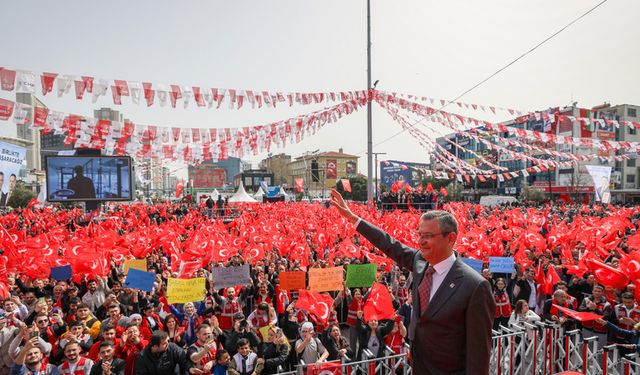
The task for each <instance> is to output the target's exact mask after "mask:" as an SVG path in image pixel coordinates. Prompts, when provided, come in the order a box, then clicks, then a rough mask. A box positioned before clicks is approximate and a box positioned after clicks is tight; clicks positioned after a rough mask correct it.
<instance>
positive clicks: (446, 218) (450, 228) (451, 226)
mask: <svg viewBox="0 0 640 375" xmlns="http://www.w3.org/2000/svg"><path fill="white" fill-rule="evenodd" d="M420 220H421V221H428V220H438V228H440V230H441V231H442V232H443V233H444V232H446V233H456V234H457V233H458V221H457V220H456V218H455V217H453V215H451V213H450V212H448V211H440V210H434V211H428V212H425V213H424V214H422V216H421V217H420Z"/></svg>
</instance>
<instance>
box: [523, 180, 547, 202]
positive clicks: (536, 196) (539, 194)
mask: <svg viewBox="0 0 640 375" xmlns="http://www.w3.org/2000/svg"><path fill="white" fill-rule="evenodd" d="M521 195H522V198H523V199H526V200H529V201H536V202H542V201H544V200H545V199H546V196H545V193H544V191H542V190H538V189H532V188H531V187H529V183H528V182H527V180H526V179H525V180H524V182H523V183H522V193H521Z"/></svg>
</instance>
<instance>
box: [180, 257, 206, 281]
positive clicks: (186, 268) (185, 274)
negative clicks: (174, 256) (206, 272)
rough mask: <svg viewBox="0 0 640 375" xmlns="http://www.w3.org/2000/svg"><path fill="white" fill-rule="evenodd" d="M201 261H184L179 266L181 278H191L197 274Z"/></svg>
mask: <svg viewBox="0 0 640 375" xmlns="http://www.w3.org/2000/svg"><path fill="white" fill-rule="evenodd" d="M200 263H201V262H200V261H198V260H194V261H191V262H182V264H181V265H180V268H179V270H180V271H179V274H178V278H179V279H190V278H192V277H193V275H195V273H196V271H198V270H199V269H200Z"/></svg>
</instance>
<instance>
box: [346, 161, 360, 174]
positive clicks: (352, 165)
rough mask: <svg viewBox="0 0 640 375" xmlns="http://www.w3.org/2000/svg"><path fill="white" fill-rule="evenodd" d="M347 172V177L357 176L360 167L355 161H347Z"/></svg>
mask: <svg viewBox="0 0 640 375" xmlns="http://www.w3.org/2000/svg"><path fill="white" fill-rule="evenodd" d="M346 171H347V177H351V176H355V175H356V174H357V173H358V165H357V164H356V161H355V160H347V164H346Z"/></svg>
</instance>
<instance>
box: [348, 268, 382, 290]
mask: <svg viewBox="0 0 640 375" xmlns="http://www.w3.org/2000/svg"><path fill="white" fill-rule="evenodd" d="M377 273H378V266H377V265H376V264H375V263H369V264H350V265H349V266H347V288H360V287H367V288H368V287H370V286H371V285H373V283H374V282H375V281H376V274H377Z"/></svg>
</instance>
